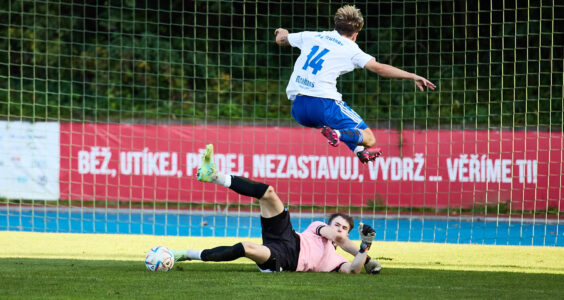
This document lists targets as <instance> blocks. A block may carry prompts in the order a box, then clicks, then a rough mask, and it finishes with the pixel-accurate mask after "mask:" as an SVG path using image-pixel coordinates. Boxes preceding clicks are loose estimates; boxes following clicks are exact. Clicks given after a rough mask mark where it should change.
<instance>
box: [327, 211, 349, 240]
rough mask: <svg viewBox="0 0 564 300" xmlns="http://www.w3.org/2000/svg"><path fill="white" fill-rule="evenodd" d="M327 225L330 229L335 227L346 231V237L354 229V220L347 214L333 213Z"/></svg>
mask: <svg viewBox="0 0 564 300" xmlns="http://www.w3.org/2000/svg"><path fill="white" fill-rule="evenodd" d="M327 224H329V226H331V227H335V228H336V229H340V230H344V231H346V233H347V235H348V233H349V232H351V230H352V229H353V228H354V219H353V218H352V217H351V216H349V215H347V214H343V213H334V214H332V215H330V216H329V220H328V221H327Z"/></svg>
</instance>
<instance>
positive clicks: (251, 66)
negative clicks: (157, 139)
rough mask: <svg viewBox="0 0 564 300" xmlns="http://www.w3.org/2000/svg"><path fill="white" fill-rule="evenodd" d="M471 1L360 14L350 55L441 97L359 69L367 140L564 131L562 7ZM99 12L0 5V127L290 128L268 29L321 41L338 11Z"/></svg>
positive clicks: (352, 100) (287, 54)
mask: <svg viewBox="0 0 564 300" xmlns="http://www.w3.org/2000/svg"><path fill="white" fill-rule="evenodd" d="M478 2H479V4H478ZM478 2H468V3H467V2H466V1H458V0H456V1H451V2H449V1H444V2H428V3H427V2H424V1H423V2H421V1H417V2H407V3H402V2H394V3H393V4H392V2H391V1H375V2H366V3H365V2H363V3H358V4H357V6H358V7H359V8H360V9H361V10H362V12H363V13H364V16H365V28H364V29H363V31H361V33H360V35H359V38H358V40H357V42H358V44H359V46H360V47H361V48H362V49H364V50H365V51H366V52H367V53H370V54H372V55H374V56H375V57H376V59H377V60H378V61H380V62H382V63H387V64H391V65H394V66H397V67H399V68H402V69H405V70H407V71H409V72H415V73H417V74H420V75H422V76H424V77H427V78H428V79H430V80H431V81H433V82H434V83H436V84H437V85H438V89H437V90H435V91H433V92H425V93H421V92H418V91H416V90H415V87H414V84H413V83H411V82H408V81H400V80H390V79H385V78H381V77H378V76H377V75H375V74H368V73H367V72H366V71H364V70H357V71H355V72H353V73H351V74H347V75H345V76H343V77H342V78H341V79H340V82H339V89H340V91H341V92H342V93H343V95H344V99H345V100H346V101H347V102H348V103H349V104H350V105H351V106H352V107H353V108H354V109H355V110H357V111H358V112H359V113H360V114H361V115H362V116H363V117H364V118H365V120H366V121H367V123H368V124H369V125H371V126H372V127H376V128H378V127H386V128H389V127H397V128H400V129H401V128H410V127H417V128H432V127H437V126H438V127H444V126H449V127H452V126H455V127H457V128H468V129H474V128H476V127H478V128H498V127H504V128H508V127H510V128H511V127H512V128H515V127H530V126H533V127H541V128H553V129H554V130H561V129H562V116H563V107H562V103H563V102H564V101H563V95H562V82H563V78H562V74H563V72H564V70H563V55H562V53H563V44H564V34H563V33H562V31H561V30H559V29H558V28H561V26H559V25H561V24H562V21H563V19H562V16H556V15H553V13H554V12H555V11H558V10H559V9H562V8H563V7H562V6H558V4H554V3H548V4H546V6H545V4H544V3H543V6H542V7H537V6H535V5H528V4H527V3H525V2H523V1H517V2H511V1H506V2H507V3H505V4H503V5H502V3H501V2H500V3H497V2H495V3H494V2H483V1H478ZM522 2H523V3H522ZM108 3H110V2H104V3H100V2H99V1H91V0H88V1H83V2H82V3H81V4H73V3H69V2H42V1H5V2H2V4H0V24H1V25H0V49H1V50H0V118H1V119H9V120H14V119H25V120H32V121H45V120H48V121H56V120H61V121H96V122H153V121H165V122H182V123H186V124H189V123H192V122H202V121H204V122H205V121H216V120H218V121H229V122H248V121H253V122H258V123H268V122H270V123H274V124H276V123H279V122H286V121H289V120H291V117H290V102H289V101H288V100H287V99H286V95H285V87H286V84H287V80H288V78H289V76H290V74H291V72H292V68H293V62H294V59H295V58H296V56H297V54H298V50H297V49H292V48H291V47H284V48H281V47H278V46H277V45H276V44H275V43H274V35H273V31H274V29H276V28H278V27H285V28H288V29H289V30H290V31H291V32H297V31H302V30H330V29H331V28H332V16H333V14H334V13H335V11H336V9H337V8H338V7H339V6H340V3H334V4H328V5H318V3H317V2H312V3H304V2H295V3H281V2H259V3H254V2H252V3H241V2H237V1H234V2H220V1H212V2H208V1H168V2H164V3H163V2H161V1H152V2H151V1H149V2H147V1H133V0H128V1H122V2H119V3H120V5H121V6H116V5H115V4H114V3H113V2H111V3H112V5H109V4H108ZM492 5H493V6H492ZM498 6H499V7H498ZM515 6H517V7H515ZM551 6H554V7H551Z"/></svg>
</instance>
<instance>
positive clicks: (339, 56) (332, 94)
mask: <svg viewBox="0 0 564 300" xmlns="http://www.w3.org/2000/svg"><path fill="white" fill-rule="evenodd" d="M363 25H364V19H363V17H362V14H361V12H360V10H359V9H357V8H356V7H355V6H354V5H353V6H351V5H345V6H343V7H341V8H339V9H338V10H337V13H336V14H335V29H334V30H333V31H323V32H314V31H304V32H299V33H292V34H290V33H289V32H288V30H286V29H284V28H278V29H276V30H275V31H274V34H275V35H276V43H277V44H278V45H280V46H288V45H290V46H292V47H298V48H300V50H301V54H300V56H299V57H298V59H297V60H296V63H295V65H294V72H293V73H292V76H291V77H290V81H289V83H288V87H287V88H286V94H287V96H288V99H290V100H292V101H293V102H292V116H293V117H294V119H295V120H296V121H297V122H298V123H300V124H301V125H303V126H307V127H313V128H323V129H322V130H321V133H322V134H323V135H324V136H325V137H326V138H327V139H328V141H329V144H330V145H331V146H334V147H336V146H337V145H338V144H339V141H343V142H344V143H345V144H346V145H347V146H348V147H349V148H350V149H351V150H352V151H353V152H354V153H355V154H356V155H357V156H358V158H359V159H360V161H361V162H362V163H367V162H369V161H372V160H374V159H376V158H377V157H378V156H380V154H381V153H382V152H381V150H380V148H374V151H368V149H367V148H370V147H372V146H374V145H375V144H376V140H375V138H374V134H373V133H372V131H371V130H370V128H368V125H366V123H365V122H364V120H363V119H362V118H361V117H360V116H359V115H358V114H357V113H356V112H355V111H354V110H352V109H351V108H350V107H349V106H348V105H347V104H346V103H345V102H344V101H343V100H342V95H341V94H340V93H339V92H338V91H337V78H338V77H339V76H340V75H342V74H345V73H348V72H351V71H353V70H354V69H355V68H365V69H367V70H369V71H371V72H374V73H376V74H379V75H380V76H383V77H387V78H401V79H411V80H413V81H414V82H415V84H416V85H417V86H418V87H419V89H420V90H421V91H423V90H424V87H428V88H430V89H431V90H434V89H435V85H434V84H433V83H431V82H430V81H428V80H427V79H425V78H423V77H421V76H418V75H415V74H413V73H408V72H406V71H403V70H400V69H398V68H395V67H392V66H390V65H386V64H382V63H378V62H376V60H375V59H374V57H372V56H370V55H368V54H366V53H364V52H363V51H362V50H361V49H360V48H359V47H358V45H357V44H356V43H355V42H356V38H357V36H358V33H359V31H360V30H361V29H362V26H363Z"/></svg>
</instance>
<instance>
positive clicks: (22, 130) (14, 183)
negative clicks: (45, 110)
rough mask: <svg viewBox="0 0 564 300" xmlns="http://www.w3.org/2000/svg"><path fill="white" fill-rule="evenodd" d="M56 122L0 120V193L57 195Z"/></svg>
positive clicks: (19, 196) (34, 196) (38, 196)
mask: <svg viewBox="0 0 564 300" xmlns="http://www.w3.org/2000/svg"><path fill="white" fill-rule="evenodd" d="M59 152H60V149H59V124H58V123H54V122H49V123H45V122H37V123H28V122H8V121H0V197H2V198H8V199H29V200H58V199H59Z"/></svg>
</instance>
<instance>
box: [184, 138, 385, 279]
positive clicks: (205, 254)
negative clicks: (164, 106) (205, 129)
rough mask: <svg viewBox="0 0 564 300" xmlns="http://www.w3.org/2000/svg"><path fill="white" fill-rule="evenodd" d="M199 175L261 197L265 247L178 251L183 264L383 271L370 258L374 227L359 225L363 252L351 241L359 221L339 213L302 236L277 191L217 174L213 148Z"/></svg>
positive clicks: (249, 245) (276, 269)
mask: <svg viewBox="0 0 564 300" xmlns="http://www.w3.org/2000/svg"><path fill="white" fill-rule="evenodd" d="M197 176H198V180H200V181H202V182H213V183H216V184H219V185H222V186H224V187H228V188H230V189H232V190H233V191H235V192H237V193H239V194H241V195H245V196H250V197H254V198H257V199H259V203H260V215H261V218H260V221H261V226H262V241H263V244H262V245H258V244H255V243H251V242H241V243H238V244H235V245H233V246H221V247H216V248H213V249H206V250H201V251H200V250H190V249H189V250H173V253H174V256H175V259H176V260H177V261H183V260H202V261H232V260H235V259H237V258H240V257H247V258H249V259H251V260H253V261H254V262H255V263H256V264H257V265H258V267H259V269H260V270H261V271H263V272H280V271H296V272H337V271H338V272H342V273H360V271H361V269H362V266H363V265H364V267H365V269H366V272H367V273H372V274H377V273H379V272H380V269H381V268H382V267H381V266H380V263H379V262H378V261H376V260H374V259H371V258H370V257H368V255H367V251H368V249H370V245H371V244H372V241H373V240H374V235H375V232H374V229H372V228H371V227H370V226H368V225H365V224H362V223H360V225H359V231H360V236H361V238H362V242H361V244H360V249H358V248H357V246H356V245H355V244H354V243H353V242H352V241H351V240H349V238H348V236H349V232H350V231H351V230H352V228H353V227H354V220H353V218H351V217H350V216H348V215H345V214H341V213H336V214H333V215H331V217H330V218H329V224H325V223H323V222H319V221H316V222H313V223H311V224H310V225H309V226H308V228H307V229H306V230H305V231H304V232H302V233H296V232H295V231H294V230H293V229H292V224H291V223H290V214H289V212H288V210H287V209H285V208H284V204H283V203H282V201H280V198H278V195H276V193H275V192H274V188H272V187H271V186H269V185H266V184H264V183H259V182H254V181H251V180H249V179H247V178H244V177H239V176H230V175H226V174H222V173H219V172H218V171H217V168H216V166H215V164H214V162H213V145H207V146H206V150H205V152H204V155H203V157H202V165H201V166H200V168H199V169H198V175H197ZM337 246H339V247H341V248H342V249H343V250H345V251H346V252H348V253H350V254H352V255H354V260H353V261H352V262H349V261H348V260H347V259H346V258H344V257H342V256H341V255H339V254H337V251H336V247H337Z"/></svg>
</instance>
